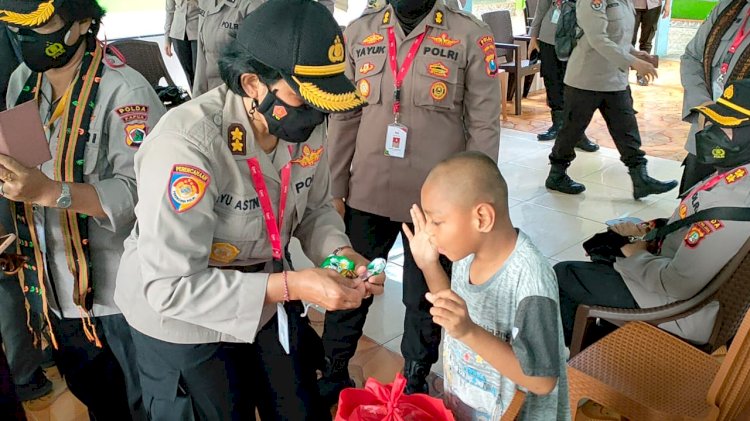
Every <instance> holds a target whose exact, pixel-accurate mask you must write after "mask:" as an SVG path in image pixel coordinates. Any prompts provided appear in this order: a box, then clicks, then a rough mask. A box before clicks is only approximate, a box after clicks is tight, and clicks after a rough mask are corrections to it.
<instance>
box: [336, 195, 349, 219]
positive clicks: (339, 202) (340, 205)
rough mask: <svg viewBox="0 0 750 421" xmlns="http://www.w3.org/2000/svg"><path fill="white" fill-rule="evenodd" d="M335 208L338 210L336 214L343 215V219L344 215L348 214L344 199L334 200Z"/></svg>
mask: <svg viewBox="0 0 750 421" xmlns="http://www.w3.org/2000/svg"><path fill="white" fill-rule="evenodd" d="M333 207H334V208H336V212H338V213H339V215H341V217H342V218H343V217H344V213H345V212H346V206H344V199H333Z"/></svg>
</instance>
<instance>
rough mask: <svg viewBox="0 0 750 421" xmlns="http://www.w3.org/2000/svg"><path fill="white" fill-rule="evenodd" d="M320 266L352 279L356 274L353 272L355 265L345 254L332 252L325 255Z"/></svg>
mask: <svg viewBox="0 0 750 421" xmlns="http://www.w3.org/2000/svg"><path fill="white" fill-rule="evenodd" d="M320 267H321V268H323V269H333V270H335V271H336V272H338V273H340V274H341V275H343V276H346V277H347V278H352V279H354V278H356V277H357V274H356V273H355V272H354V269H356V265H355V264H354V262H353V261H352V260H351V259H349V258H348V257H345V256H337V255H335V254H332V255H330V256H328V257H326V259H325V260H324V261H323V264H322V265H320Z"/></svg>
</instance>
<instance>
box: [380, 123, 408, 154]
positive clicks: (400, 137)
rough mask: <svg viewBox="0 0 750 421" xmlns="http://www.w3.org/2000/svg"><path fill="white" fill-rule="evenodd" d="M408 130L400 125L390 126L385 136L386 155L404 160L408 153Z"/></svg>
mask: <svg viewBox="0 0 750 421" xmlns="http://www.w3.org/2000/svg"><path fill="white" fill-rule="evenodd" d="M407 131H408V129H407V128H406V126H403V125H401V124H398V123H394V124H389V125H388V132H387V133H386V136H385V155H386V156H393V157H396V158H403V157H404V154H405V153H406V134H407Z"/></svg>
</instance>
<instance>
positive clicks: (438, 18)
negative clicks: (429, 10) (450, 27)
mask: <svg viewBox="0 0 750 421" xmlns="http://www.w3.org/2000/svg"><path fill="white" fill-rule="evenodd" d="M444 21H445V15H444V14H443V12H442V11H440V10H436V11H435V16H434V18H433V23H434V24H435V25H442V24H443V22H444Z"/></svg>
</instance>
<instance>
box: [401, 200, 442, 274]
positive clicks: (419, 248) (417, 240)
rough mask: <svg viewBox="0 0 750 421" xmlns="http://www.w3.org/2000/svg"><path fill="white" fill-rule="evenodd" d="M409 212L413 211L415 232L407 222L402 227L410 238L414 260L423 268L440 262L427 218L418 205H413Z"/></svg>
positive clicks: (412, 218)
mask: <svg viewBox="0 0 750 421" xmlns="http://www.w3.org/2000/svg"><path fill="white" fill-rule="evenodd" d="M409 213H411V220H412V223H414V232H413V233H412V232H411V230H410V229H409V226H408V225H406V224H402V228H403V230H404V234H406V238H407V239H408V240H409V248H410V249H411V254H412V256H414V262H416V263H417V266H419V268H420V269H422V270H424V269H425V268H427V267H429V266H430V265H433V264H439V261H438V258H439V257H440V254H439V253H438V250H437V247H435V244H433V242H432V236H431V235H430V234H429V233H428V232H427V218H425V216H424V213H422V210H421V209H419V206H417V205H412V206H411V209H410V210H409Z"/></svg>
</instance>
